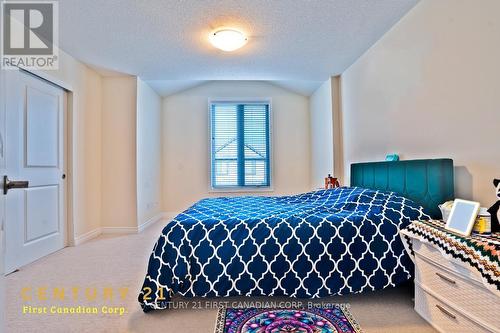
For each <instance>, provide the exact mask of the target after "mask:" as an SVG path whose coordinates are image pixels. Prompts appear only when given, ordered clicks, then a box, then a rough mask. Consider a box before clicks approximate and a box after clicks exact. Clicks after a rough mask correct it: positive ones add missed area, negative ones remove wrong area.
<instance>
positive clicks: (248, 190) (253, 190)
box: [208, 187, 274, 193]
mask: <svg viewBox="0 0 500 333" xmlns="http://www.w3.org/2000/svg"><path fill="white" fill-rule="evenodd" d="M266 192H267V193H268V192H274V188H272V187H260V188H259V187H217V188H213V187H211V188H209V190H208V193H266Z"/></svg>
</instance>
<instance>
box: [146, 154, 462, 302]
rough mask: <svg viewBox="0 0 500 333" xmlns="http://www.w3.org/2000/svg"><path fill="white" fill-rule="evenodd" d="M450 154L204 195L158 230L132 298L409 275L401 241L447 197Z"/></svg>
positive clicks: (309, 291) (318, 289) (302, 291)
mask: <svg viewBox="0 0 500 333" xmlns="http://www.w3.org/2000/svg"><path fill="white" fill-rule="evenodd" d="M453 195H454V193H453V161H452V160H450V159H433V160H412V161H398V162H374V163H357V164H353V165H351V187H341V188H337V189H329V190H318V191H313V192H309V193H304V194H299V195H292V196H281V197H223V198H211V199H204V200H201V201H199V202H197V203H196V204H194V205H193V206H192V207H190V208H189V209H187V210H186V211H184V212H182V213H181V214H179V215H177V216H176V217H175V218H174V219H173V220H172V221H171V222H170V223H168V224H167V225H166V226H165V228H164V229H163V231H162V233H161V235H160V236H159V238H158V241H157V242H156V244H155V246H154V248H153V252H152V254H151V256H150V259H149V263H148V269H147V273H146V277H145V280H144V284H143V287H142V289H141V291H140V294H139V303H140V304H141V306H142V308H143V310H144V311H145V312H148V311H150V310H154V309H165V308H168V307H169V304H171V303H170V301H171V298H172V297H173V296H174V295H180V296H184V297H225V296H240V295H243V296H263V295H265V296H290V297H300V298H317V297H324V296H330V295H345V294H350V293H360V292H365V291H371V290H378V289H384V288H387V287H393V286H397V285H399V284H401V283H403V282H405V281H407V280H409V279H411V277H412V274H413V264H412V262H411V260H410V258H409V257H408V255H407V254H406V252H405V250H404V246H403V244H402V242H401V240H400V238H399V230H400V229H401V228H404V227H405V226H407V225H408V224H409V223H410V221H412V220H417V219H420V220H422V219H430V218H436V217H439V210H438V208H437V205H438V204H439V203H442V202H444V201H448V200H450V199H453Z"/></svg>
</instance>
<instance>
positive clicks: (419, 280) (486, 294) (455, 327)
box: [411, 238, 500, 332]
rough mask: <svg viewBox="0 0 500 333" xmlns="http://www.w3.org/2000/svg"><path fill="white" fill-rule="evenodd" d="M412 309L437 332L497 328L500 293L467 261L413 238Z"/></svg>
mask: <svg viewBox="0 0 500 333" xmlns="http://www.w3.org/2000/svg"><path fill="white" fill-rule="evenodd" d="M411 241H412V245H413V250H414V252H415V310H416V311H417V312H418V313H419V314H420V315H421V316H422V317H423V318H424V319H426V320H427V321H428V322H429V323H430V324H431V325H432V326H433V327H434V328H436V329H437V330H438V331H440V332H500V296H499V295H498V294H496V293H494V292H493V291H490V289H488V288H486V287H485V286H484V285H483V283H482V280H481V276H480V275H479V273H478V272H477V271H475V270H474V269H473V268H472V267H470V266H468V265H467V264H466V263H461V262H458V261H455V260H452V259H448V258H447V257H445V256H443V255H442V254H441V252H440V251H439V250H438V249H437V248H436V247H434V246H433V245H430V244H429V243H424V242H421V241H420V240H418V239H415V238H413V239H412V240H411Z"/></svg>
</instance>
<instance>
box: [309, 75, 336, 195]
mask: <svg viewBox="0 0 500 333" xmlns="http://www.w3.org/2000/svg"><path fill="white" fill-rule="evenodd" d="M332 111H333V96H332V80H331V79H328V80H326V81H325V82H324V83H323V84H322V85H321V86H320V87H319V88H318V89H317V90H316V91H315V92H314V93H313V94H312V95H311V97H310V98H309V112H310V117H311V129H310V132H311V185H312V188H313V189H316V188H320V187H324V185H325V177H326V176H327V175H328V174H331V175H334V172H333V171H334V170H333V112H332Z"/></svg>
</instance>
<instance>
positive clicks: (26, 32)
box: [2, 1, 54, 56]
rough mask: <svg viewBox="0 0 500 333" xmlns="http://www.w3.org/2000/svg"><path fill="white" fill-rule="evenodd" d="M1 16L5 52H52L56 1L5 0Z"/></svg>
mask: <svg viewBox="0 0 500 333" xmlns="http://www.w3.org/2000/svg"><path fill="white" fill-rule="evenodd" d="M2 16H3V20H2V21H3V54H4V55H16V56H18V55H51V54H53V43H54V3H53V2H25V1H16V2H10V1H8V2H4V3H3V15H2Z"/></svg>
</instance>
